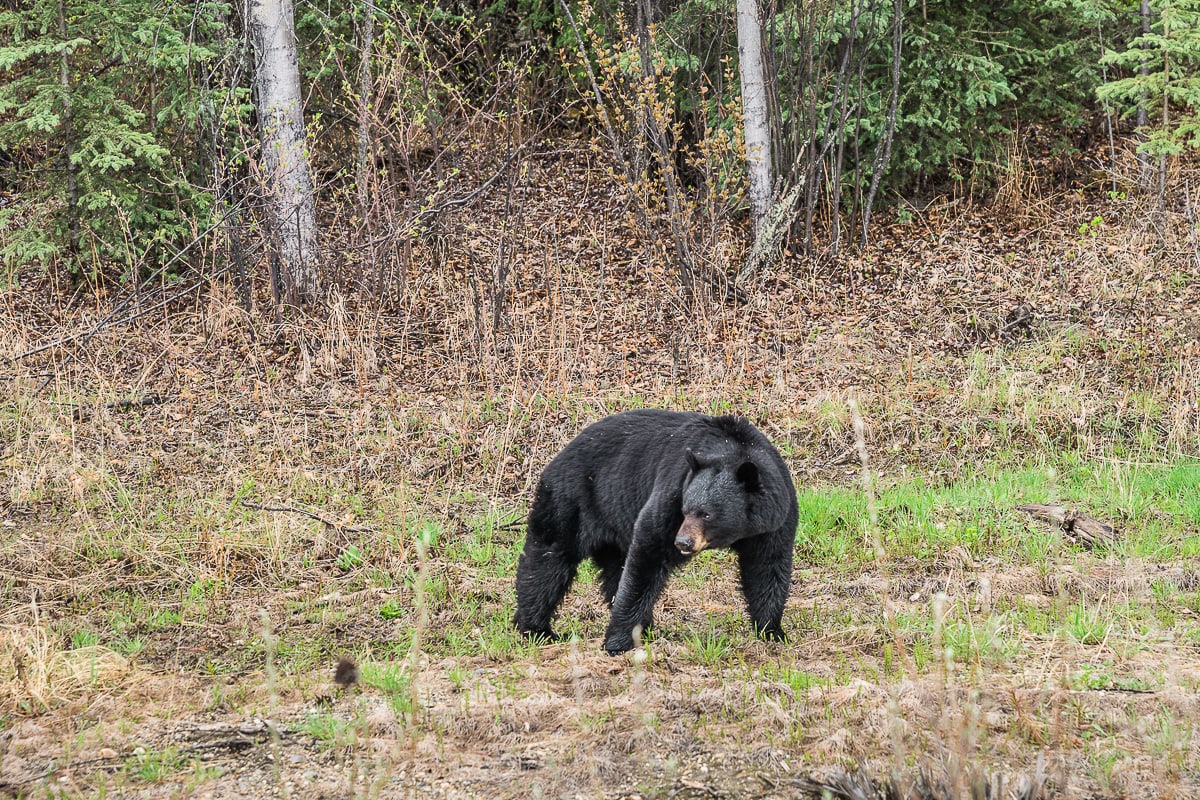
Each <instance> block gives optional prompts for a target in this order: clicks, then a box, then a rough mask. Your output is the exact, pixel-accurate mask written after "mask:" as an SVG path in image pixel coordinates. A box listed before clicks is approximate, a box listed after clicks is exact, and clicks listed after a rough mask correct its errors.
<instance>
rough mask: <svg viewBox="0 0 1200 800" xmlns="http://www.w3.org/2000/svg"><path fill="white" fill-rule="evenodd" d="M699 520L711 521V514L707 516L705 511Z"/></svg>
mask: <svg viewBox="0 0 1200 800" xmlns="http://www.w3.org/2000/svg"><path fill="white" fill-rule="evenodd" d="M700 519H712V514H709V513H708V512H707V511H705V512H704V513H703V514H701V515H700Z"/></svg>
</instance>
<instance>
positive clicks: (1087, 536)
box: [1017, 503, 1117, 550]
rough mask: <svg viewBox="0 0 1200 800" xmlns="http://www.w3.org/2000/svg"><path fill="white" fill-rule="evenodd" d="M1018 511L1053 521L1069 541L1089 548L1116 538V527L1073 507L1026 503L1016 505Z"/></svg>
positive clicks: (1110, 541)
mask: <svg viewBox="0 0 1200 800" xmlns="http://www.w3.org/2000/svg"><path fill="white" fill-rule="evenodd" d="M1017 510H1018V511H1024V512H1025V513H1026V514H1030V515H1032V516H1033V517H1035V518H1037V519H1040V520H1043V521H1044V522H1053V523H1054V524H1056V525H1058V527H1059V528H1061V529H1062V531H1063V533H1065V534H1067V539H1068V540H1069V541H1071V542H1078V543H1079V544H1081V545H1083V546H1084V547H1086V548H1088V549H1089V550H1091V549H1095V548H1096V547H1097V546H1099V545H1107V544H1110V543H1112V542H1113V541H1115V540H1116V538H1117V529H1116V528H1115V527H1114V526H1112V525H1110V524H1109V523H1107V522H1104V521H1103V520H1098V519H1096V518H1095V517H1089V516H1088V515H1087V514H1084V513H1081V512H1079V511H1077V510H1076V509H1073V508H1066V507H1065V506H1058V505H1043V504H1042V503H1026V504H1025V505H1023V506H1017Z"/></svg>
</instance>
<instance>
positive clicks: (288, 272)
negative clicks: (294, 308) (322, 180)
mask: <svg viewBox="0 0 1200 800" xmlns="http://www.w3.org/2000/svg"><path fill="white" fill-rule="evenodd" d="M248 2H249V19H250V31H251V38H252V39H253V41H254V89H255V91H254V107H255V111H256V112H257V114H258V124H259V129H260V132H261V136H262V153H263V156H262V162H263V163H262V167H263V176H264V180H265V182H266V191H267V209H268V222H269V226H270V230H269V231H268V235H269V236H270V237H271V239H272V244H273V245H274V248H273V249H274V250H275V253H276V255H277V257H278V259H279V266H280V275H279V278H280V284H281V286H280V287H279V288H280V289H281V290H282V299H283V300H284V301H285V302H288V303H292V304H296V305H299V304H302V303H305V302H308V301H311V300H313V299H314V298H315V297H316V296H317V292H318V290H319V289H320V282H319V278H318V274H317V214H316V204H315V202H314V201H313V185H312V174H311V173H310V171H309V166H308V153H307V152H306V150H305V146H304V114H303V110H302V108H301V96H300V63H299V61H298V59H297V56H296V28H295V15H294V5H293V0H248Z"/></svg>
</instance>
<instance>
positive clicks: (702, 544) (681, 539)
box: [675, 517, 709, 556]
mask: <svg viewBox="0 0 1200 800" xmlns="http://www.w3.org/2000/svg"><path fill="white" fill-rule="evenodd" d="M708 545H709V541H708V537H707V536H705V535H704V526H703V525H701V524H700V520H699V519H697V518H696V517H684V520H683V524H682V525H680V526H679V533H677V534H675V549H676V550H678V551H679V552H681V553H683V554H684V555H685V556H690V555H693V554H695V553H699V552H700V551H701V550H703V549H705V548H706V547H708Z"/></svg>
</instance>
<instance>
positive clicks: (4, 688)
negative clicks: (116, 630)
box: [0, 615, 133, 716]
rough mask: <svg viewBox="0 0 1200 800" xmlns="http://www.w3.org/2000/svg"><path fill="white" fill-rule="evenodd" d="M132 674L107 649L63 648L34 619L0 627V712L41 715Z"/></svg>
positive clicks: (119, 657)
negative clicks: (27, 622)
mask: <svg viewBox="0 0 1200 800" xmlns="http://www.w3.org/2000/svg"><path fill="white" fill-rule="evenodd" d="M35 617H36V615H35ZM132 673H133V667H132V665H131V664H130V663H129V661H128V660H127V659H126V658H125V657H124V656H122V655H120V654H119V653H116V652H114V651H113V650H110V649H109V648H107V647H104V646H101V645H88V646H84V647H78V648H75V649H73V650H63V649H61V648H60V647H59V646H58V645H56V644H55V637H52V636H51V634H50V632H49V631H48V630H47V629H46V628H45V627H44V626H43V625H41V624H39V623H37V622H36V621H35V622H34V623H33V624H6V625H2V626H0V716H23V715H25V714H41V713H43V712H45V711H47V710H49V709H51V708H54V707H56V706H60V705H64V704H67V703H71V702H74V701H78V700H81V699H83V698H85V697H88V696H90V695H92V694H93V693H95V692H97V691H101V690H105V689H111V688H114V687H117V686H119V685H121V684H122V683H123V682H124V681H125V680H126V679H127V678H128V677H129V676H130V675H131V674H132Z"/></svg>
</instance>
